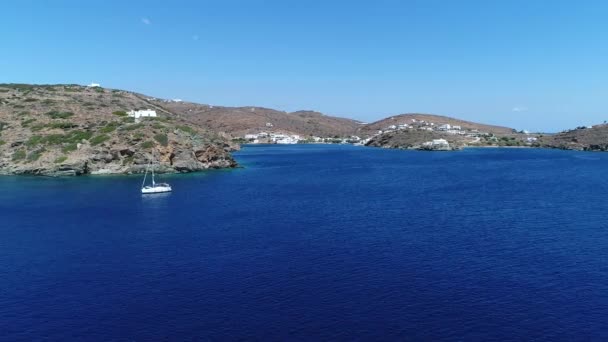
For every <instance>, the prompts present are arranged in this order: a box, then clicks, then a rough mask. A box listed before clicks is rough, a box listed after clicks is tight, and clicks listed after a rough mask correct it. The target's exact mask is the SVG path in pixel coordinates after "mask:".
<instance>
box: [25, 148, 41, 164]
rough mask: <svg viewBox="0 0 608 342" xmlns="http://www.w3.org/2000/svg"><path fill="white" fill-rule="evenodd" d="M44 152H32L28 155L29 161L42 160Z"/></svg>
mask: <svg viewBox="0 0 608 342" xmlns="http://www.w3.org/2000/svg"><path fill="white" fill-rule="evenodd" d="M43 152H44V150H37V151H33V152H30V154H28V155H27V160H28V161H31V162H33V161H36V160H38V159H40V156H42V153H43Z"/></svg>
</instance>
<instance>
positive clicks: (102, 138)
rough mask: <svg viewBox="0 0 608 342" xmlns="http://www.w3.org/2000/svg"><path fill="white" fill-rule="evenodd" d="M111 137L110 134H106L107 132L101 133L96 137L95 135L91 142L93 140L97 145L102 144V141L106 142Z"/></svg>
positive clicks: (93, 143) (92, 143)
mask: <svg viewBox="0 0 608 342" xmlns="http://www.w3.org/2000/svg"><path fill="white" fill-rule="evenodd" d="M109 139H110V137H109V136H107V135H105V134H100V135H96V136H94V137H93V138H92V139H91V140H90V142H91V145H93V146H95V145H99V144H101V143H103V142H105V141H108V140H109Z"/></svg>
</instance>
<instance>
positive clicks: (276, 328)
mask: <svg viewBox="0 0 608 342" xmlns="http://www.w3.org/2000/svg"><path fill="white" fill-rule="evenodd" d="M235 157H236V159H237V160H238V162H239V164H240V165H241V166H242V167H241V168H238V169H232V170H214V171H208V172H200V173H192V174H182V175H160V176H158V179H157V180H159V181H166V182H168V183H170V184H171V185H172V187H173V192H172V193H168V194H158V195H142V194H141V193H140V187H141V182H142V176H141V175H135V176H83V177H73V178H70V177H66V178H45V177H27V176H18V177H8V176H7V177H0V340H1V341H40V340H49V341H71V340H77V341H158V340H167V341H205V340H210V341H232V340H246V341H249V340H254V341H324V340H325V341H327V340H331V341H352V340H358V341H394V340H403V341H510V340H511V341H524V340H525V341H528V340H535V341H561V340H567V341H574V340H585V341H590V340H595V341H606V340H608V211H607V208H608V195H607V194H608V177H607V174H608V154H603V153H592V152H574V151H560V150H545V149H493V148H480V149H465V150H463V151H458V152H419V151H404V150H388V149H379V148H369V147H356V146H343V145H273V146H269V145H251V146H244V147H243V149H242V150H241V151H239V152H237V153H235Z"/></svg>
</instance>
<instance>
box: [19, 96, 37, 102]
mask: <svg viewBox="0 0 608 342" xmlns="http://www.w3.org/2000/svg"><path fill="white" fill-rule="evenodd" d="M36 101H38V99H34V98H31V97H28V98H27V99H25V100H23V102H36Z"/></svg>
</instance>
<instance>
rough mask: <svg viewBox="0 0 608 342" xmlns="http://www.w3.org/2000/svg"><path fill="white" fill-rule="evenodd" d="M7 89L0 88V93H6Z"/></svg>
mask: <svg viewBox="0 0 608 342" xmlns="http://www.w3.org/2000/svg"><path fill="white" fill-rule="evenodd" d="M9 91H10V90H9V89H0V93H8V92H9Z"/></svg>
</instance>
